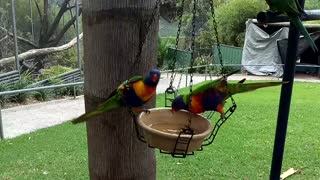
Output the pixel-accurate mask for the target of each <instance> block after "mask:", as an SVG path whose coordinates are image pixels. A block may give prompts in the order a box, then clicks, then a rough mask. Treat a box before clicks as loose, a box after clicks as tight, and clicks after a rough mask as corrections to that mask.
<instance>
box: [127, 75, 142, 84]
mask: <svg viewBox="0 0 320 180" xmlns="http://www.w3.org/2000/svg"><path fill="white" fill-rule="evenodd" d="M141 80H143V76H133V77H132V78H130V79H129V80H128V82H129V83H133V82H136V81H141Z"/></svg>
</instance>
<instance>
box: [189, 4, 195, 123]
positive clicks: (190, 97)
mask: <svg viewBox="0 0 320 180" xmlns="http://www.w3.org/2000/svg"><path fill="white" fill-rule="evenodd" d="M196 13H197V0H193V9H192V34H191V61H190V69H189V71H190V73H189V74H190V85H189V89H190V96H189V107H191V103H192V96H191V94H192V86H193V70H194V69H193V63H194V46H195V37H196V32H195V31H196V30H195V29H196ZM191 118H192V113H190V117H189V119H188V121H189V124H188V127H189V128H190V126H191Z"/></svg>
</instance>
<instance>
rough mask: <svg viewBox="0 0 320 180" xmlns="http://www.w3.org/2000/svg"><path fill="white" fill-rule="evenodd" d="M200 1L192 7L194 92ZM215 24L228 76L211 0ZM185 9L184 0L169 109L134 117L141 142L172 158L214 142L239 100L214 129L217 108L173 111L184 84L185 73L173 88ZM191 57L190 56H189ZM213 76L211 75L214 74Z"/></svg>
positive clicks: (170, 87)
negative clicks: (211, 109)
mask: <svg viewBox="0 0 320 180" xmlns="http://www.w3.org/2000/svg"><path fill="white" fill-rule="evenodd" d="M196 3H197V0H193V9H192V33H191V34H192V37H191V42H192V44H191V48H190V49H191V51H190V54H191V59H190V71H189V75H190V93H191V92H192V85H193V79H192V77H193V70H194V68H193V63H194V60H195V56H194V55H195V54H194V48H195V26H196V25H195V22H196V7H197V6H196ZM209 4H210V8H211V14H212V17H213V18H212V19H213V25H214V27H215V28H214V30H215V37H216V41H217V50H218V55H219V56H218V59H217V60H218V61H219V62H220V64H221V67H222V70H221V75H222V76H225V75H226V73H225V72H224V68H223V60H222V53H221V49H220V42H219V39H218V32H217V23H216V21H215V12H214V6H213V2H212V0H209ZM183 11H184V0H182V3H181V8H180V9H179V12H178V20H179V23H178V31H177V37H176V44H175V51H174V55H173V62H172V64H171V67H172V69H171V70H172V73H171V77H170V84H169V87H168V88H167V90H166V91H165V108H154V109H150V112H149V113H145V112H143V113H141V114H140V115H139V117H138V118H136V117H135V116H134V123H135V128H136V133H137V137H138V139H139V140H140V141H142V142H144V143H147V144H148V145H149V147H153V148H157V149H160V152H161V153H165V154H171V156H172V157H180V158H184V157H186V156H187V155H193V154H194V151H201V150H202V149H203V147H204V146H207V145H210V144H212V142H213V140H214V139H215V137H216V135H217V133H218V131H219V129H220V127H221V126H222V125H223V124H224V123H225V122H226V120H227V119H228V118H229V117H230V116H231V115H232V114H233V112H234V111H235V109H236V107H237V106H236V104H235V101H234V100H233V98H232V96H231V100H232V106H231V107H229V109H228V110H227V111H226V112H225V117H224V119H223V118H222V117H220V119H219V120H218V121H216V122H215V125H214V127H213V128H212V126H211V123H210V121H209V120H210V119H212V117H213V113H214V111H211V112H209V115H208V114H202V115H196V114H193V113H190V112H188V111H184V110H180V111H178V112H174V113H173V112H172V111H171V103H172V101H173V99H174V98H175V97H177V94H178V90H179V85H180V83H181V78H182V75H181V76H180V80H179V82H178V87H177V88H175V87H173V81H174V79H175V76H176V72H175V66H176V61H177V54H178V44H179V36H180V32H181V27H182V15H183ZM186 60H189V59H186ZM210 77H211V76H210Z"/></svg>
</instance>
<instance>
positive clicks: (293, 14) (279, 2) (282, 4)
mask: <svg viewBox="0 0 320 180" xmlns="http://www.w3.org/2000/svg"><path fill="white" fill-rule="evenodd" d="M266 2H267V4H268V5H269V7H270V10H272V11H278V12H280V13H285V14H287V15H288V17H289V20H290V22H291V23H293V24H294V26H295V27H296V28H297V29H298V30H299V31H300V32H301V33H302V34H303V35H304V37H305V38H306V40H307V42H308V44H309V45H310V47H311V48H312V50H313V51H315V52H316V51H318V48H317V46H316V44H315V43H314V41H313V40H312V38H311V37H310V35H309V33H308V31H307V30H306V28H305V27H304V26H303V24H302V22H301V20H300V18H299V16H300V14H306V13H305V12H304V10H303V9H302V8H301V6H300V4H299V2H298V0H266Z"/></svg>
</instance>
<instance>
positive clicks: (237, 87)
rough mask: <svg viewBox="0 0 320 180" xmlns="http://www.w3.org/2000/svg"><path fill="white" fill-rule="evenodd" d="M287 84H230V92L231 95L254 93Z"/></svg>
mask: <svg viewBox="0 0 320 180" xmlns="http://www.w3.org/2000/svg"><path fill="white" fill-rule="evenodd" d="M284 83H287V82H263V83H248V84H241V83H236V84H228V90H229V93H230V94H231V95H233V94H236V93H243V92H249V91H253V90H256V89H259V88H264V87H271V86H278V85H280V84H284Z"/></svg>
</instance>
